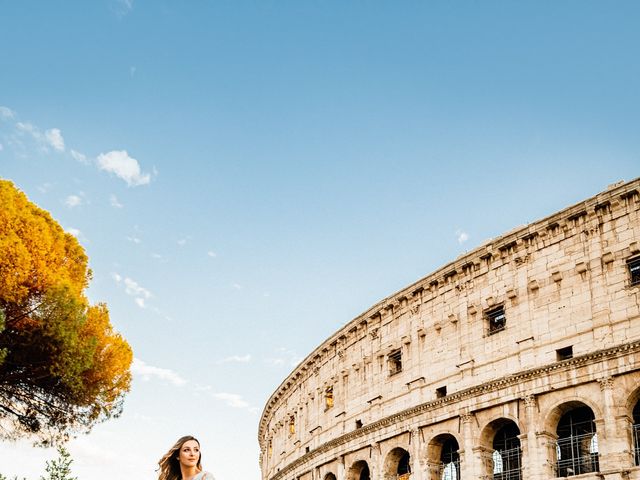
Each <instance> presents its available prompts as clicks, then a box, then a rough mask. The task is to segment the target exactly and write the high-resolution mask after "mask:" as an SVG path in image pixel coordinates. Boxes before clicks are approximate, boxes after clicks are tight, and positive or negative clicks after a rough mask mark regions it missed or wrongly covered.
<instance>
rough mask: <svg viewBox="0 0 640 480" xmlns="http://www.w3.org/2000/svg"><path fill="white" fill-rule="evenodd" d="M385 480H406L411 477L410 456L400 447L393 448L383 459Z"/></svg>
mask: <svg viewBox="0 0 640 480" xmlns="http://www.w3.org/2000/svg"><path fill="white" fill-rule="evenodd" d="M383 474H384V479H385V480H408V479H409V477H410V476H411V455H410V454H409V452H408V451H406V450H405V449H404V448H402V447H395V448H393V449H392V450H391V451H390V452H389V453H387V456H386V457H385V459H384V468H383Z"/></svg>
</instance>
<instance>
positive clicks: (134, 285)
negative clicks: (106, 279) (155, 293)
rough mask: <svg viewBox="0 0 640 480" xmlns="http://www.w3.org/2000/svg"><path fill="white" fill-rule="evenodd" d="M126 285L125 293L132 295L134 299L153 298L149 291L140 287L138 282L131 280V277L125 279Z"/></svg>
mask: <svg viewBox="0 0 640 480" xmlns="http://www.w3.org/2000/svg"><path fill="white" fill-rule="evenodd" d="M124 285H125V292H127V294H128V295H131V296H134V297H136V296H140V297H144V298H149V297H151V292H150V291H149V290H147V289H146V288H144V287H142V286H140V285H139V284H138V282H136V281H134V280H131V279H130V278H129V277H126V278H125V279H124Z"/></svg>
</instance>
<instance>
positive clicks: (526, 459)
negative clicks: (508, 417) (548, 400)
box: [520, 395, 547, 480]
mask: <svg viewBox="0 0 640 480" xmlns="http://www.w3.org/2000/svg"><path fill="white" fill-rule="evenodd" d="M522 401H523V402H524V410H525V420H524V422H523V427H524V432H522V434H523V435H521V437H520V440H521V448H522V478H529V479H531V480H543V479H546V478H547V477H546V476H545V473H544V471H543V470H544V469H543V468H542V461H543V460H544V458H540V455H539V454H540V453H541V449H540V446H539V445H538V438H537V436H536V416H537V413H538V403H537V401H536V397H535V395H526V396H525V397H523V398H522Z"/></svg>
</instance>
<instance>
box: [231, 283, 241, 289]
mask: <svg viewBox="0 0 640 480" xmlns="http://www.w3.org/2000/svg"><path fill="white" fill-rule="evenodd" d="M231 287H233V288H235V289H236V290H242V285H240V284H239V283H232V284H231Z"/></svg>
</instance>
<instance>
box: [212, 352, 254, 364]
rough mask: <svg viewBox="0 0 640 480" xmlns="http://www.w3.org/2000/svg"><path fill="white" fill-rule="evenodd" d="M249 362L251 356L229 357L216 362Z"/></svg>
mask: <svg viewBox="0 0 640 480" xmlns="http://www.w3.org/2000/svg"><path fill="white" fill-rule="evenodd" d="M250 361H251V355H250V354H248V353H247V354H246V355H231V356H230V357H226V358H223V359H222V360H218V363H249V362H250Z"/></svg>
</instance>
